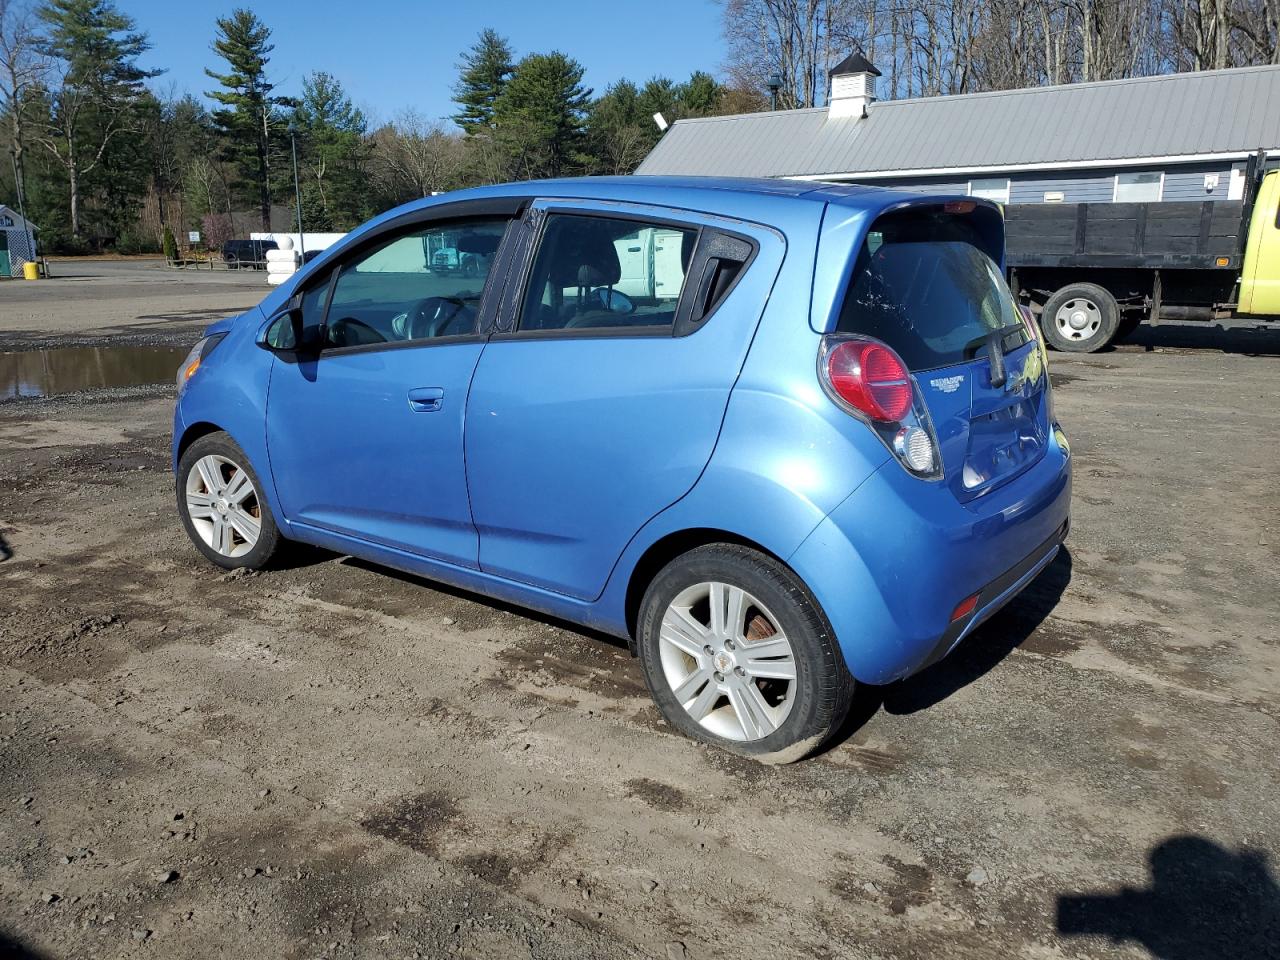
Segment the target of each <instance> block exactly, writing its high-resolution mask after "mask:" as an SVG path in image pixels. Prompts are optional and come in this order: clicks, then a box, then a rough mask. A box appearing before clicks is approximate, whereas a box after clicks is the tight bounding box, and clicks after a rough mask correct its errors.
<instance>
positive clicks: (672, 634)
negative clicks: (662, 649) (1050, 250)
mask: <svg viewBox="0 0 1280 960" xmlns="http://www.w3.org/2000/svg"><path fill="white" fill-rule="evenodd" d="M661 636H662V639H663V640H665V641H667V643H669V644H671V645H672V646H673V647H677V648H678V649H680V650H682V651H684V652H685V653H687V654H688V655H689V656H691V657H693V658H694V659H699V658H701V657H702V655H703V653H702V648H703V647H705V646H706V645H707V640H708V639H709V636H710V635H709V633H708V632H707V628H706V627H704V626H703V625H702V624H700V623H699V622H698V621H697V620H695V619H694V618H693V614H691V613H690V612H689V611H688V610H687V609H682V608H680V607H670V608H668V610H667V615H666V616H665V617H663V618H662V633H661Z"/></svg>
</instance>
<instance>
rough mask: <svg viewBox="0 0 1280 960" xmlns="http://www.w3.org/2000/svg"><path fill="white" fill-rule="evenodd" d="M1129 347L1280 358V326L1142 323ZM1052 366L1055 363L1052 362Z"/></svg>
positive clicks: (1132, 334) (1130, 340)
mask: <svg viewBox="0 0 1280 960" xmlns="http://www.w3.org/2000/svg"><path fill="white" fill-rule="evenodd" d="M1124 343H1125V345H1127V346H1131V347H1142V348H1144V349H1146V350H1155V349H1156V348H1157V347H1176V348H1189V349H1207V350H1221V351H1222V352H1223V353H1239V354H1245V355H1247V356H1255V357H1275V356H1280V327H1276V326H1271V327H1268V328H1266V329H1263V330H1258V329H1254V328H1242V327H1231V328H1223V327H1220V326H1216V325H1211V324H1207V323H1206V324H1205V325H1204V326H1192V325H1189V324H1188V325H1185V326H1184V325H1182V324H1178V325H1176V326H1174V325H1162V326H1156V327H1153V326H1150V325H1148V324H1145V323H1144V324H1142V325H1141V326H1140V327H1138V328H1137V329H1136V330H1134V331H1133V333H1131V334H1130V335H1129V336H1128V337H1126V338H1125V340H1124ZM1050 362H1051V363H1052V361H1050Z"/></svg>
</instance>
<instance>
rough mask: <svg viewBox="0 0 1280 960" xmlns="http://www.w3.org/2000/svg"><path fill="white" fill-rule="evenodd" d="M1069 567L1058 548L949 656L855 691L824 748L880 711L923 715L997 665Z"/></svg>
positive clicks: (1030, 628)
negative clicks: (901, 677) (846, 713)
mask: <svg viewBox="0 0 1280 960" xmlns="http://www.w3.org/2000/svg"><path fill="white" fill-rule="evenodd" d="M1071 566H1072V560H1071V551H1070V550H1069V549H1067V547H1066V546H1063V548H1062V549H1061V550H1059V551H1058V555H1057V556H1056V557H1054V559H1053V562H1052V563H1050V564H1049V566H1047V567H1045V568H1044V570H1043V571H1041V573H1040V575H1039V576H1038V577H1036V579H1035V580H1033V581H1031V583H1029V584H1028V585H1027V587H1026V589H1024V590H1023V591H1022V593H1020V594H1018V596H1016V597H1015V598H1014V599H1013V600H1011V601H1010V602H1009V605H1008V606H1006V607H1005V608H1004V609H1003V610H1001V611H1000V612H999V613H997V614H996V615H995V616H993V617H992V618H991V619H990V620H988V621H987V622H986V623H984V624H983V625H982V626H981V627H979V628H978V629H977V630H975V631H974V633H973V635H972V636H970V637H967V638H965V640H964V641H963V642H961V644H960V646H958V647H956V649H955V650H954V651H953V652H952V653H951V655H950V656H948V657H946V658H944V659H943V660H940V661H939V662H938V663H936V664H934V665H933V666H932V667H929V668H928V669H926V670H922V671H921V672H920V673H917V674H916V675H915V676H913V677H908V678H907V679H906V680H902V681H900V682H898V683H894V684H889V685H888V686H883V687H871V686H864V687H861V688H859V691H858V695H857V696H855V697H854V705H853V709H852V710H851V711H850V714H849V718H848V720H846V721H845V723H844V725H843V727H842V728H841V730H840V733H839V734H837V736H835V737H834V738H833V739H832V740H831V741H830V743H829V744H828V749H830V748H832V747H836V746H839V745H840V744H841V743H843V742H844V741H845V740H847V739H848V738H849V737H851V736H852V735H853V734H854V733H856V732H857V731H858V730H859V729H860V728H861V727H862V726H863V725H864V724H865V723H866V722H867V721H869V720H870V719H871V718H872V717H873V716H874V715H875V714H876V712H877V711H879V710H881V709H883V710H884V711H885V712H886V713H893V714H904V713H915V712H917V711H919V710H927V709H928V708H929V707H932V706H935V705H936V704H938V703H941V702H942V701H943V700H945V699H947V697H949V696H951V695H952V694H954V693H955V692H956V691H958V690H962V689H963V688H965V687H967V686H968V685H969V684H971V683H973V682H974V681H975V680H977V679H979V678H980V677H982V676H984V675H986V674H987V673H989V672H990V671H991V670H993V669H995V668H996V667H997V666H999V664H1000V663H1001V661H1003V660H1004V658H1005V657H1007V656H1008V655H1009V654H1010V653H1012V652H1013V651H1014V650H1016V649H1017V648H1018V647H1020V646H1022V644H1023V643H1024V642H1026V640H1027V638H1028V637H1030V636H1031V635H1032V634H1033V633H1035V631H1036V629H1037V628H1038V627H1039V626H1040V625H1041V624H1042V623H1043V622H1044V621H1045V619H1046V618H1047V617H1048V616H1049V614H1050V613H1051V612H1052V611H1053V608H1054V607H1056V606H1057V605H1058V601H1059V600H1060V599H1062V594H1063V593H1064V592H1065V591H1066V589H1067V584H1069V583H1070V582H1071Z"/></svg>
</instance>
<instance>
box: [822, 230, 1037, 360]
mask: <svg viewBox="0 0 1280 960" xmlns="http://www.w3.org/2000/svg"><path fill="white" fill-rule="evenodd" d="M836 329H837V330H838V331H839V332H840V333H856V334H862V335H863V336H868V337H874V338H876V339H877V340H882V341H884V342H885V343H887V344H888V345H889V346H891V347H893V349H894V350H896V351H897V352H898V355H899V356H901V357H902V359H903V361H904V362H905V363H906V365H907V367H908V368H909V369H911V370H930V369H933V368H935V367H945V366H949V365H950V364H954V363H962V362H964V361H965V360H971V359H973V358H974V357H977V356H981V355H984V354H986V352H987V338H988V336H989V335H990V334H991V333H993V332H997V331H1004V333H1005V337H1006V339H1005V340H1004V348H1005V349H1006V350H1009V349H1016V348H1017V347H1019V346H1022V345H1023V344H1025V343H1026V342H1027V340H1028V336H1027V333H1026V329H1025V328H1024V327H1023V325H1022V321H1021V317H1020V316H1019V313H1018V308H1017V306H1016V305H1015V304H1014V302H1013V295H1012V294H1011V293H1010V292H1009V288H1008V286H1007V285H1006V284H1005V281H1004V277H1003V276H1002V275H1001V273H1000V268H999V266H997V264H996V263H995V261H994V260H992V259H991V257H990V256H989V255H988V254H987V253H986V252H985V251H984V250H983V248H982V246H981V238H980V237H979V235H978V233H977V231H976V230H975V229H974V228H973V227H972V226H971V225H969V224H968V223H966V221H965V218H964V216H963V215H951V214H943V213H941V212H914V211H913V212H911V213H908V214H905V215H904V214H898V215H893V216H890V217H885V218H881V219H880V220H877V221H876V222H875V223H874V224H873V225H872V229H871V231H870V232H869V233H868V234H867V239H866V242H865V243H864V244H863V247H862V250H861V251H860V252H859V254H858V261H857V263H856V264H855V265H854V269H853V277H852V279H851V280H850V284H849V290H848V292H847V293H846V295H845V301H844V306H843V307H842V309H841V312H840V321H839V324H838V326H837V328H836Z"/></svg>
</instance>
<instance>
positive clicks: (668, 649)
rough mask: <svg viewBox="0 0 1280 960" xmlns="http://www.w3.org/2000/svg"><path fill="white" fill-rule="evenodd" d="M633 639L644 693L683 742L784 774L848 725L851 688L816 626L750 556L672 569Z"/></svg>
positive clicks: (705, 550) (688, 559) (778, 572)
mask: <svg viewBox="0 0 1280 960" xmlns="http://www.w3.org/2000/svg"><path fill="white" fill-rule="evenodd" d="M637 629H638V636H637V642H638V647H639V654H640V660H641V663H642V665H643V667H644V673H645V680H646V682H647V683H648V685H649V690H650V692H651V693H652V694H653V698H654V700H655V701H656V703H657V704H658V708H659V709H660V710H661V711H662V713H663V716H665V717H666V719H667V721H668V722H669V723H670V724H671V725H672V726H674V727H676V728H677V729H678V730H680V731H681V732H682V733H685V734H687V735H688V736H690V737H693V738H695V739H699V740H704V741H706V742H708V743H712V744H715V745H716V746H719V747H721V748H723V749H725V750H728V751H730V752H732V753H737V754H740V755H742V756H747V757H753V758H755V759H757V760H760V761H763V762H765V763H790V762H792V761H794V760H799V759H801V758H802V757H804V756H806V755H807V754H809V753H811V752H813V751H814V750H816V749H817V748H818V747H820V746H821V745H822V744H823V743H824V742H825V741H826V740H827V739H828V738H829V737H830V736H831V735H832V733H834V732H835V731H836V730H837V729H838V728H839V726H840V724H841V723H842V722H843V721H844V718H845V716H846V715H847V714H848V711H849V704H850V701H851V699H852V696H853V678H852V677H851V676H850V675H849V671H848V668H847V667H846V666H845V663H844V658H843V657H842V656H841V654H840V650H839V647H838V646H837V644H836V641H835V638H834V637H833V636H832V635H831V630H830V627H829V626H828V625H827V622H826V618H825V617H824V616H823V614H822V612H821V610H819V609H818V607H817V604H816V603H815V602H814V600H813V598H812V597H811V596H810V594H809V591H808V590H807V589H806V588H805V586H804V584H803V583H801V582H800V580H799V579H798V578H797V577H796V576H795V574H793V573H792V572H791V571H790V570H788V569H787V568H786V567H785V566H784V565H783V564H781V563H779V562H778V561H776V560H774V559H773V558H772V557H768V556H766V555H764V554H761V553H759V552H757V551H755V550H751V549H749V548H746V547H742V546H738V545H734V544H711V545H708V546H704V547H699V548H697V549H695V550H692V551H690V552H689V553H686V554H684V555H682V556H680V557H678V558H676V559H675V560H673V561H672V562H671V563H669V564H668V565H667V566H666V567H665V568H663V570H662V571H661V572H660V573H659V574H658V576H657V577H655V578H654V581H653V583H652V584H650V586H649V589H648V590H647V591H646V593H645V597H644V600H643V601H642V603H641V607H640V617H639V622H638V627H637Z"/></svg>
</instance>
